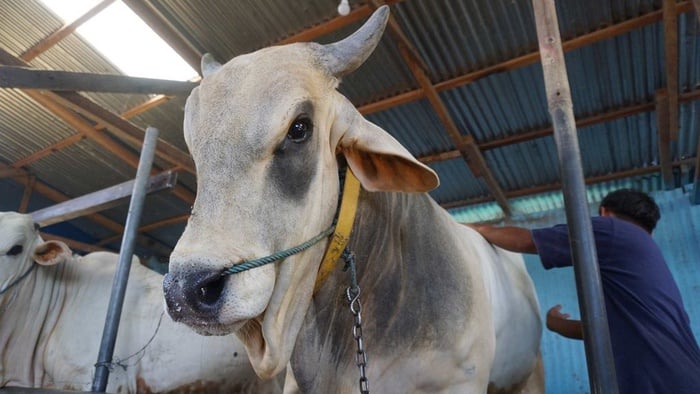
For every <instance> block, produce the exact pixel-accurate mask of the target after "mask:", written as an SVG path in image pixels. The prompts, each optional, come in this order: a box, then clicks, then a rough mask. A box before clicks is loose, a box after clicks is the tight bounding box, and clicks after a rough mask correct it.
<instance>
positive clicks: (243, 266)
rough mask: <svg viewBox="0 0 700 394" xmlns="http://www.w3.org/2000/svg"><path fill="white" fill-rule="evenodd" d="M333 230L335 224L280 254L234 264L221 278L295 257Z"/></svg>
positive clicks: (224, 271)
mask: <svg viewBox="0 0 700 394" xmlns="http://www.w3.org/2000/svg"><path fill="white" fill-rule="evenodd" d="M334 230H335V224H333V225H331V226H330V227H328V228H327V229H326V230H324V231H322V232H321V233H320V234H318V235H317V236H315V237H313V238H311V239H310V240H308V241H306V242H304V243H302V244H300V245H297V246H294V247H291V248H289V249H285V250H283V251H281V252H277V253H275V254H271V255H269V256H265V257H260V258H258V259H255V260H250V261H245V260H244V261H243V262H241V263H239V264H236V265H234V266H232V267H229V268H225V269H224V270H223V272H221V276H225V275H233V274H237V273H239V272H243V271H247V270H249V269H252V268H257V267H260V266H263V265H265V264H270V263H274V262H275V261H277V260H281V259H284V258H287V257H289V256H292V255H295V254H297V253H299V252H302V251H304V250H306V249H308V248H310V247H312V246H313V245H315V244H317V243H318V242H320V241H321V240H322V239H324V238H326V237H328V236H329V235H331V234H332V233H333V231H334Z"/></svg>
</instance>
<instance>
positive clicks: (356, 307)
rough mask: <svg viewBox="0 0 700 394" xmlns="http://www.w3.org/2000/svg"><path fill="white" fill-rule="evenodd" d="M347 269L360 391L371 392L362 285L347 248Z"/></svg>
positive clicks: (348, 295)
mask: <svg viewBox="0 0 700 394" xmlns="http://www.w3.org/2000/svg"><path fill="white" fill-rule="evenodd" d="M343 259H345V263H346V266H345V268H346V270H347V269H348V268H349V269H350V282H351V285H350V287H348V288H347V289H346V290H345V296H346V297H347V300H348V303H350V312H352V314H353V316H355V323H354V324H353V326H352V336H353V338H354V339H355V342H357V354H355V364H357V367H358V368H359V369H360V393H362V394H369V380H367V353H365V346H364V342H363V340H362V305H361V304H360V286H358V285H357V276H356V274H355V254H354V253H353V252H351V251H350V250H348V249H347V248H346V249H345V251H343Z"/></svg>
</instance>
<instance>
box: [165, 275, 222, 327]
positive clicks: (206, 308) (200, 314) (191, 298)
mask: <svg viewBox="0 0 700 394" xmlns="http://www.w3.org/2000/svg"><path fill="white" fill-rule="evenodd" d="M227 278H228V277H227V276H221V273H220V272H211V271H198V272H194V273H189V274H170V273H168V274H166V275H165V278H164V279H163V292H164V294H165V304H166V306H167V309H168V314H170V317H171V318H172V319H173V320H175V321H180V322H183V323H187V324H192V323H203V322H215V321H216V320H217V317H218V315H219V310H220V309H221V304H222V302H223V300H222V295H223V292H224V287H225V286H226V279H227Z"/></svg>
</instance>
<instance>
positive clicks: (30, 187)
mask: <svg viewBox="0 0 700 394" xmlns="http://www.w3.org/2000/svg"><path fill="white" fill-rule="evenodd" d="M35 184H36V177H35V176H34V175H30V176H29V177H28V179H27V182H26V183H25V184H24V193H22V201H21V202H20V203H19V208H17V212H20V213H26V212H27V208H28V207H29V199H30V198H31V197H32V193H33V192H34V185H35Z"/></svg>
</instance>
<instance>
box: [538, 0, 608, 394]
mask: <svg viewBox="0 0 700 394" xmlns="http://www.w3.org/2000/svg"><path fill="white" fill-rule="evenodd" d="M532 4H533V9H534V13H535V22H536V25H537V38H538V41H539V48H540V57H541V60H542V70H543V72H544V82H545V90H546V93H547V102H548V103H549V113H550V116H551V117H552V124H553V127H554V140H555V142H556V144H557V153H558V155H559V168H560V172H561V178H562V186H563V194H564V204H565V207H566V219H567V223H568V230H569V240H570V245H571V255H572V257H573V265H574V274H575V276H576V289H577V292H578V299H579V307H580V309H581V320H582V322H583V336H584V347H585V350H586V361H587V365H588V375H589V381H590V387H591V393H605V394H615V393H617V392H618V389H617V380H616V377H615V364H614V362H613V356H612V347H611V345H610V332H609V329H608V318H607V314H606V312H605V303H604V301H603V290H602V286H601V280H600V271H599V269H598V256H597V254H596V248H595V242H594V239H593V228H592V225H591V220H590V214H589V212H588V203H587V201H586V190H585V187H586V185H585V183H584V178H583V169H582V165H581V154H580V152H579V145H578V137H577V135H576V123H575V121H574V113H573V105H572V101H571V92H570V90H569V79H568V76H567V74H566V64H565V62H564V51H563V50H562V46H561V36H560V34H559V24H558V22H557V11H556V7H555V5H554V0H533V1H532Z"/></svg>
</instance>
